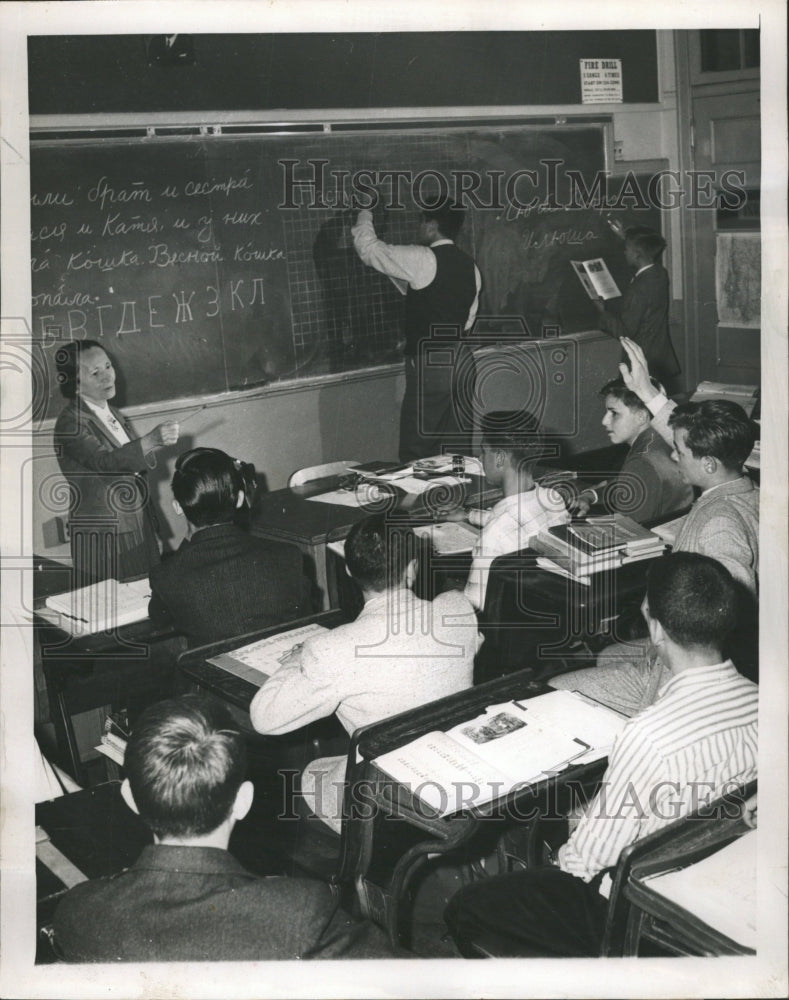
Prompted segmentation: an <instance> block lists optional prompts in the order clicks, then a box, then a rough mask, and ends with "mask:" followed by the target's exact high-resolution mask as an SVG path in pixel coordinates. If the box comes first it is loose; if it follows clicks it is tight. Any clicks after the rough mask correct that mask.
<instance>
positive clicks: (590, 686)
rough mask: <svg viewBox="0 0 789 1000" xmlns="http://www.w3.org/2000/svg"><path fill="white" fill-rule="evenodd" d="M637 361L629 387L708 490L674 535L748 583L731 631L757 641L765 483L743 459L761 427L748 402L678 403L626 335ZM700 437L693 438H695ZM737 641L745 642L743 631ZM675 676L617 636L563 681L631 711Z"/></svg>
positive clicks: (744, 655)
mask: <svg viewBox="0 0 789 1000" xmlns="http://www.w3.org/2000/svg"><path fill="white" fill-rule="evenodd" d="M622 345H623V347H624V348H625V351H626V352H627V354H628V357H629V359H630V365H631V367H630V368H628V367H627V366H626V365H624V364H622V365H620V366H619V367H620V371H621V373H622V377H623V379H624V382H625V384H626V385H627V386H628V388H629V389H630V390H631V391H632V392H634V393H635V394H636V395H637V396H638V397H639V398H640V399H641V400H642V401H643V402H644V403H645V405H646V406H648V407H649V410H650V412H652V413H653V414H656V416H654V417H653V421H652V426H653V427H654V428H655V430H656V431H657V432H658V433H659V434H660V435H661V437H663V439H664V440H666V441H668V442H671V443H672V444H673V448H674V450H673V452H672V456H673V457H675V460H676V462H677V466H678V468H679V472H680V475H681V476H682V478H683V479H684V480H685V482H686V483H688V484H689V485H690V486H697V487H698V488H699V489H700V490H701V495H700V496H699V497H698V499H697V500H696V501H695V503H694V504H693V506H692V507H691V509H690V512H689V513H688V514H687V516H686V517H685V518H684V519H683V521H682V524H681V527H680V529H679V532H678V533H677V537H676V539H675V540H674V551H675V552H697V553H700V554H701V555H705V556H709V557H710V558H712V559H716V560H717V561H718V562H720V563H721V564H722V565H723V566H725V567H726V569H727V570H728V571H729V572H730V573H731V575H732V577H733V578H734V579H735V581H736V582H737V583H738V584H739V585H740V586H741V587H742V588H743V589H742V594H741V600H740V605H739V613H738V614H737V615H735V616H733V618H732V620H731V622H730V631H732V633H734V631H735V630H736V629H738V628H740V629H741V630H742V631H743V632H744V633H746V634H747V636H749V637H750V636H752V637H753V639H754V642H755V641H756V639H757V638H758V632H757V631H756V628H755V620H756V594H757V592H758V579H759V490H758V489H757V488H756V487H755V486H754V485H753V483H752V482H751V480H750V479H749V478H748V477H747V476H745V475H743V471H742V463H743V461H744V460H745V458H747V456H748V454H749V453H750V450H751V448H752V447H753V441H754V437H753V433H754V431H753V426H752V424H751V421H750V420H749V419H748V417H747V416H746V414H745V411H744V410H743V408H742V407H741V406H738V405H737V404H736V403H732V402H729V401H724V400H711V401H709V402H704V403H687V404H685V405H683V406H677V405H676V404H675V403H673V402H672V401H670V400H668V399H667V398H666V397H665V395H664V394H663V393H662V392H660V391H659V390H657V389H655V387H654V385H653V384H652V382H651V380H650V378H649V370H648V369H647V366H646V360H645V357H644V352H643V351H642V350H641V349H640V348H639V347H638V345H637V344H635V343H634V342H633V341H631V340H628V339H627V338H625V339H623V341H622ZM689 436H690V439H691V440H692V441H693V442H694V444H693V448H695V454H694V451H693V448H691V446H690V445H689V440H688V438H689ZM732 642H733V643H735V644H737V643H740V644H741V640H740V639H739V637H738V636H735V635H733V636H732ZM737 657H738V664H742V667H743V669H747V670H748V672H749V674H750V673H752V672H753V673H754V676H755V675H756V674H755V671H756V670H757V669H758V666H757V664H758V656H757V657H754V656H753V651H750V653H749V652H748V651H747V650H745V649H742V648H741V649H740V650H739V651H738V652H737ZM667 678H668V674H667V667H666V665H665V664H664V663H663V662H662V661H661V659H660V657H659V656H657V655H656V654H655V653H654V651H653V650H652V651H650V650H649V648H648V646H647V645H646V644H645V643H643V642H631V643H627V644H623V643H617V644H616V645H613V646H609V647H608V648H607V649H604V650H603V652H602V653H601V654H600V656H599V657H598V660H597V666H596V667H593V668H592V669H587V670H579V671H573V672H571V673H567V674H560V675H559V676H558V677H554V678H552V679H551V681H550V684H551V686H552V687H556V688H566V689H570V690H576V691H581V692H582V693H583V694H586V695H588V696H589V697H591V698H595V699H597V700H598V701H601V702H603V704H605V705H609V706H610V707H611V708H615V709H617V711H620V712H623V713H624V714H625V715H633V714H634V713H635V712H637V711H639V710H640V709H642V708H645V707H646V706H647V705H651V704H652V702H653V701H654V700H655V697H656V695H657V693H658V691H659V690H660V688H661V686H662V685H663V684H664V683H665V682H666V680H667Z"/></svg>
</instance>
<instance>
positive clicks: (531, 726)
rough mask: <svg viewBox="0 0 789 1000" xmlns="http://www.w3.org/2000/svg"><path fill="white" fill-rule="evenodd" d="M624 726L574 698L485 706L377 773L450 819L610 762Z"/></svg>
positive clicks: (559, 694)
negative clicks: (575, 766)
mask: <svg viewBox="0 0 789 1000" xmlns="http://www.w3.org/2000/svg"><path fill="white" fill-rule="evenodd" d="M626 722H627V719H625V718H624V717H623V716H621V715H619V714H618V713H616V712H612V711H611V710H610V709H607V708H604V707H603V706H602V705H598V704H597V703H595V702H590V701H588V700H587V699H585V698H584V697H583V696H581V695H579V694H577V693H575V692H573V691H551V692H550V693H549V694H543V695H539V696H538V697H536V698H530V699H529V700H527V701H524V702H517V701H511V702H507V703H505V704H502V705H490V706H488V708H487V709H486V710H485V713H484V714H483V715H480V716H478V717H477V718H475V719H469V720H468V721H467V722H462V723H460V724H459V725H457V726H455V727H454V728H452V729H450V730H449V731H448V732H446V733H442V732H433V733H427V734H426V735H424V736H420V737H419V738H418V739H416V740H414V741H413V742H411V743H408V744H407V745H406V746H404V747H400V748H399V749H398V750H392V751H390V752H389V753H385V754H382V755H381V756H380V757H377V758H376V759H375V761H374V763H375V764H376V766H377V767H378V768H379V769H380V770H381V771H383V772H384V773H385V774H388V775H389V776H390V777H392V778H394V779H395V781H397V782H399V783H400V784H402V785H406V786H407V787H408V788H409V789H410V791H411V793H412V794H413V795H415V796H416V797H417V798H419V799H420V800H421V801H422V802H424V803H426V804H427V805H429V806H431V807H432V808H433V809H435V810H436V812H437V813H438V814H439V815H440V816H448V815H451V814H452V813H456V812H460V811H461V810H463V809H470V808H474V807H477V806H483V805H485V804H486V803H489V802H492V801H494V800H496V799H499V798H503V797H504V796H505V795H507V794H509V792H511V791H513V790H514V789H516V788H518V787H520V786H525V785H529V784H533V783H535V782H537V781H540V780H542V779H543V778H545V777H547V776H548V775H550V774H551V773H554V772H556V771H561V770H563V769H564V768H565V767H566V766H567V765H568V764H569V763H570V762H571V761H574V762H577V763H586V762H588V761H593V760H599V759H601V758H603V757H605V756H607V754H608V752H609V750H610V748H611V746H612V744H613V742H614V739H615V738H616V736H617V735H618V733H619V732H620V731H621V729H622V728H623V726H624V725H625V723H626Z"/></svg>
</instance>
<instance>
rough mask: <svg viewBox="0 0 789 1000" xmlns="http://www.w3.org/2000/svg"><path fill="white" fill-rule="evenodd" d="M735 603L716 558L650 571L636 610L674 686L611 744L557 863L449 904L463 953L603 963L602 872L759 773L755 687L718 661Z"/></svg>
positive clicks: (495, 881)
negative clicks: (485, 948) (486, 949)
mask: <svg viewBox="0 0 789 1000" xmlns="http://www.w3.org/2000/svg"><path fill="white" fill-rule="evenodd" d="M735 607H736V591H735V585H734V582H733V580H732V579H731V576H730V575H729V573H728V572H727V571H726V570H725V569H724V568H723V567H722V566H721V565H720V564H719V563H717V562H715V560H714V559H708V558H707V557H706V556H700V555H696V554H692V553H689V552H681V553H677V554H675V555H670V556H666V557H665V558H663V559H660V560H658V561H657V562H656V563H654V564H653V565H652V566H651V567H650V570H649V575H648V582H647V596H646V599H645V601H644V604H643V608H642V610H643V613H644V618H645V619H646V622H647V626H648V628H649V634H650V638H651V640H652V642H653V644H654V645H655V647H656V648H657V649H658V650H659V651H660V655H661V658H662V659H663V661H664V662H665V663H666V664H667V666H668V669H669V675H670V679H669V681H668V683H667V684H666V686H665V687H664V688H663V690H662V691H661V693H660V697H659V699H658V700H657V701H656V702H655V704H654V705H652V706H651V707H650V708H647V709H645V710H644V711H643V712H642V713H641V714H640V715H637V716H636V717H635V718H634V719H632V720H631V721H630V722H628V723H627V725H626V726H625V728H624V729H623V730H622V732H621V734H620V735H619V736H618V737H617V739H616V741H615V743H614V746H613V749H612V751H611V755H610V757H609V762H608V769H607V771H606V773H605V775H604V777H603V782H602V787H601V789H600V791H599V792H598V794H597V795H596V796H595V798H594V799H593V800H592V802H591V803H590V804H589V805H588V806H587V807H586V809H585V811H584V815H583V816H582V818H581V820H580V822H579V824H578V826H577V827H576V829H575V830H574V832H573V834H572V836H571V837H570V839H569V840H568V841H567V843H566V844H564V846H563V847H561V848H560V849H559V851H558V855H557V861H556V864H557V867H545V868H532V869H529V870H527V871H523V872H517V873H513V874H508V875H500V876H497V877H494V878H489V879H485V880H484V881H482V882H477V883H475V884H473V885H471V886H469V887H467V888H466V889H462V890H461V891H460V892H459V893H458V894H457V895H456V896H454V897H453V898H452V900H451V901H450V903H449V906H448V907H447V910H446V913H445V919H446V922H447V924H448V926H449V928H450V930H451V931H452V934H453V936H454V938H455V941H456V943H457V945H458V947H459V949H460V951H461V954H463V955H469V956H470V955H474V954H478V952H475V951H474V950H473V949H472V947H471V946H472V944H473V943H474V942H480V943H481V942H486V943H487V944H488V945H489V946H490V945H491V943H492V946H493V947H494V948H495V952H496V954H498V955H502V956H504V955H506V956H534V957H539V956H544V957H561V956H589V957H592V956H596V955H599V953H600V945H601V943H602V938H603V929H604V926H605V916H606V907H607V903H606V897H607V895H608V893H609V892H610V878H608V876H607V870H608V869H610V868H611V867H613V866H614V865H615V864H616V862H617V859H618V857H619V855H620V853H621V852H622V850H623V848H625V847H627V846H628V845H629V844H632V843H634V842H635V841H636V840H640V839H641V838H642V837H646V836H647V835H648V834H650V833H653V832H654V831H655V830H659V829H660V828H661V827H663V826H666V825H667V824H668V823H670V822H672V821H673V820H675V819H679V818H680V817H681V816H684V815H685V814H687V813H689V812H691V811H693V810H694V809H697V808H699V807H700V806H702V805H704V804H705V803H708V802H711V801H713V800H714V799H716V798H719V797H720V796H721V795H722V794H725V793H726V792H727V791H729V790H732V789H733V788H734V787H735V786H738V785H743V784H745V783H747V782H749V781H752V780H753V779H754V778H755V777H756V761H757V750H758V745H757V713H758V689H757V687H756V685H755V684H753V683H752V682H751V681H748V680H746V679H745V678H744V677H742V676H740V674H738V673H737V671H736V669H735V668H734V666H733V665H732V663H731V662H730V661H725V662H721V660H722V655H721V647H722V644H723V642H724V639H725V637H726V634H727V632H728V629H729V627H730V624H731V616H732V615H733V613H734V609H735Z"/></svg>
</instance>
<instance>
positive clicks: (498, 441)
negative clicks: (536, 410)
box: [480, 410, 546, 470]
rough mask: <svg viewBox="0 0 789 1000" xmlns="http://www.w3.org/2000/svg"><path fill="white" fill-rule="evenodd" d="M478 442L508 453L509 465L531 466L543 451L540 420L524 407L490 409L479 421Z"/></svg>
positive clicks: (543, 440)
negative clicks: (480, 437)
mask: <svg viewBox="0 0 789 1000" xmlns="http://www.w3.org/2000/svg"><path fill="white" fill-rule="evenodd" d="M480 430H481V431H482V444H483V445H485V446H486V447H488V448H498V449H500V450H501V451H506V452H507V453H508V454H509V455H510V460H511V463H512V465H513V466H515V467H516V468H519V469H523V468H525V469H529V470H531V469H533V468H534V466H535V465H536V463H537V462H538V461H539V460H540V459H541V458H542V457H544V455H545V450H546V449H545V438H544V436H543V433H542V431H541V430H540V424H539V421H538V420H537V418H536V417H535V416H534V414H533V413H530V412H529V411H528V410H492V411H490V412H489V413H485V414H483V416H482V420H481V421H480Z"/></svg>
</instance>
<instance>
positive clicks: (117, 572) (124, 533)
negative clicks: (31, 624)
mask: <svg viewBox="0 0 789 1000" xmlns="http://www.w3.org/2000/svg"><path fill="white" fill-rule="evenodd" d="M55 363H56V365H57V369H58V379H59V381H60V388H61V392H62V393H63V395H64V396H65V397H66V399H68V400H69V402H68V403H67V404H66V406H65V408H64V409H63V411H62V412H61V414H60V416H59V417H58V419H57V421H56V423H55V449H56V453H57V458H58V463H59V465H60V471H61V472H62V473H63V475H64V476H65V477H66V480H67V482H68V485H69V491H70V497H69V527H70V531H71V556H72V561H73V567H74V569H73V574H74V582H73V586H74V587H83V586H87V585H88V584H91V583H96V582H98V581H99V580H105V579H116V580H128V579H132V578H134V577H140V576H145V575H147V574H148V572H149V570H150V568H151V566H153V565H155V564H156V563H157V562H158V561H159V541H158V523H157V520H156V514H155V512H154V510H153V504H152V502H151V497H150V492H149V488H148V481H147V476H146V472H147V469H148V468H154V467H155V465H156V459H155V457H154V455H153V452H155V451H156V449H157V448H161V447H163V446H166V445H172V444H175V443H176V441H177V440H178V424H177V423H175V422H174V421H168V422H165V423H162V424H159V425H158V426H157V427H154V428H153V430H151V431H149V432H148V433H147V434H145V435H143V437H137V436H136V435H135V434H134V431H133V429H132V426H131V424H130V423H129V422H128V420H127V419H126V418H125V417H124V416H123V415H122V414H121V413H120V411H118V410H116V409H114V408H113V407H111V406H110V405H109V402H108V401H109V400H110V399H112V398H113V397H114V395H115V369H114V368H113V366H112V361H111V360H110V358H109V356H108V354H107V352H106V351H105V350H104V348H103V347H102V346H101V344H99V343H97V342H96V341H95V340H74V341H71V342H70V343H68V344H64V345H63V346H62V347H59V348H58V350H57V352H56V354H55Z"/></svg>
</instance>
